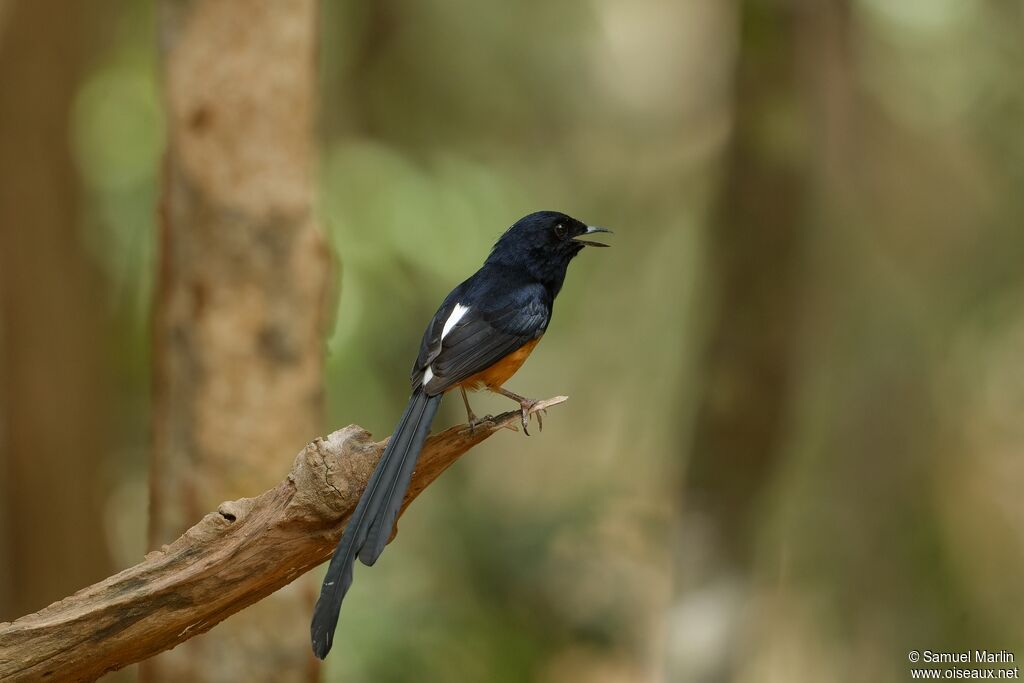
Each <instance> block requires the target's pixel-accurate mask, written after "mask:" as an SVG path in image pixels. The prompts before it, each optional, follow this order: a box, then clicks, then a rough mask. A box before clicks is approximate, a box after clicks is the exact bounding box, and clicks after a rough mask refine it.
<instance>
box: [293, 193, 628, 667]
mask: <svg viewBox="0 0 1024 683" xmlns="http://www.w3.org/2000/svg"><path fill="white" fill-rule="evenodd" d="M600 232H610V231H609V230H606V229H604V228H597V227H594V226H588V225H586V224H584V223H581V222H580V221H578V220H576V219H575V218H570V217H569V216H566V215H565V214H564V213H558V212H557V211H539V212H537V213H531V214H530V215H529V216H526V217H524V218H521V219H520V220H519V221H517V222H516V224H515V225H513V226H512V227H511V228H509V229H508V230H507V231H506V232H505V234H504V235H502V236H501V238H500V239H499V240H498V242H497V243H496V244H495V245H494V248H493V249H492V250H491V253H490V255H489V256H488V257H487V260H486V261H484V265H483V266H482V267H481V268H480V270H478V271H477V272H476V273H474V274H473V276H472V277H470V278H469V279H468V280H466V281H465V282H463V283H462V284H460V285H459V286H458V287H456V288H455V289H453V290H452V291H451V293H450V294H449V295H448V296H447V297H445V300H444V303H442V304H441V307H440V308H439V309H437V313H435V314H434V317H433V318H432V319H431V321H430V324H429V325H427V330H426V332H424V333H423V341H422V342H421V343H420V352H419V355H418V356H417V357H416V362H415V363H414V364H413V366H412V396H411V397H410V398H409V405H407V406H406V408H405V412H404V413H403V414H402V418H401V419H400V420H399V421H398V426H397V427H395V432H394V434H393V435H392V436H391V440H390V441H389V442H388V445H387V447H386V448H385V449H384V454H383V455H382V456H381V459H380V462H379V463H378V464H377V468H376V469H375V470H374V472H373V475H372V476H371V477H370V481H369V482H368V483H367V485H366V490H365V491H363V495H362V497H360V499H359V503H358V505H356V509H355V512H353V513H352V517H351V518H350V519H349V522H348V525H347V526H346V527H345V532H344V533H343V534H342V537H341V541H340V542H339V543H338V547H337V549H336V550H335V551H334V557H332V558H331V563H330V565H329V566H328V567H327V575H326V576H325V577H324V583H323V586H322V587H321V589H320V599H319V600H317V603H316V607H315V608H314V611H313V623H312V625H311V627H310V631H311V635H312V638H313V652H314V654H316V656H317V657H319V658H320V659H323V658H324V657H326V656H327V653H328V652H330V650H331V644H332V642H333V640H334V630H335V628H336V627H337V625H338V613H339V612H340V610H341V601H342V599H344V597H345V593H346V592H348V589H349V586H351V585H352V569H353V565H354V564H355V560H356V558H357V557H358V558H359V560H360V561H361V562H362V563H363V564H365V565H367V566H370V565H372V564H373V563H374V562H376V561H377V558H378V557H380V554H381V553H382V552H383V551H384V546H385V545H387V542H388V538H389V537H390V536H391V530H392V527H394V524H395V519H396V518H397V516H398V512H399V510H400V509H401V506H402V499H403V498H404V497H405V492H406V489H408V488H409V481H410V479H411V478H412V474H413V470H415V468H416V461H417V459H418V458H419V455H420V450H421V449H422V448H423V442H424V441H426V438H427V432H428V431H429V430H430V423H431V422H432V421H433V419H434V415H435V414H436V413H437V408H438V406H439V405H440V404H441V397H442V396H443V395H444V394H445V393H446V392H448V391H451V390H452V389H455V388H456V387H458V389H459V391H461V392H462V399H463V401H464V402H465V404H466V414H467V417H468V419H469V422H470V426H471V427H472V425H473V424H474V422H475V420H476V418H475V416H474V415H473V411H472V410H471V409H470V407H469V400H468V399H467V397H466V389H470V390H478V389H487V390H489V391H493V392H495V393H499V394H501V395H503V396H507V397H509V398H511V399H512V400H514V401H516V402H517V403H519V405H520V409H521V411H522V423H523V431H524V432H526V433H527V435H528V434H529V432H528V431H527V428H528V426H529V415H530V413H529V411H530V409H531V408H532V407H533V406H534V405H536V403H537V402H536V401H534V400H533V399H529V398H526V397H524V396H520V395H519V394H515V393H512V392H511V391H508V390H507V389H505V388H504V384H505V382H506V381H508V379H509V378H510V377H511V376H512V375H513V374H515V372H516V370H518V369H519V367H520V366H521V365H522V364H523V362H524V361H525V360H526V358H527V356H529V355H530V352H532V351H533V349H534V347H536V346H537V342H539V341H540V338H541V337H542V336H543V335H544V332H545V331H546V330H547V328H548V324H549V323H550V322H551V310H552V305H553V304H554V302H555V297H556V296H558V292H559V291H560V290H561V289H562V283H563V282H564V281H565V272H566V269H567V268H568V267H569V261H571V260H572V259H573V257H575V256H576V254H578V253H580V251H581V250H582V249H583V248H584V247H586V246H588V245H589V246H593V247H606V246H608V245H606V244H602V243H600V242H594V241H590V240H586V239H583V237H585V236H587V235H592V234H594V233H600ZM539 419H540V416H539V415H538V421H539Z"/></svg>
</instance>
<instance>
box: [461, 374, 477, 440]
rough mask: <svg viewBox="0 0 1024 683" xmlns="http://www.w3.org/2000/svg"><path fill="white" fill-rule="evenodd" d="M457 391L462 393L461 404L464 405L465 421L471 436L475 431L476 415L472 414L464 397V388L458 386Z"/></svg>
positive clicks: (467, 399) (466, 398) (466, 397)
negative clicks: (467, 423)
mask: <svg viewBox="0 0 1024 683" xmlns="http://www.w3.org/2000/svg"><path fill="white" fill-rule="evenodd" d="M459 391H461V392H462V402H463V403H465V404H466V421H467V422H469V433H470V434H472V433H473V432H474V431H475V430H476V425H477V419H476V415H474V414H473V409H472V408H470V407H469V397H468V396H466V388H465V387H461V386H460V387H459Z"/></svg>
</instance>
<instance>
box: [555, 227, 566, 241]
mask: <svg viewBox="0 0 1024 683" xmlns="http://www.w3.org/2000/svg"><path fill="white" fill-rule="evenodd" d="M567 232H568V229H567V228H566V227H565V223H555V234H556V235H557V236H558V239H560V240H564V239H565V235H566V233H567Z"/></svg>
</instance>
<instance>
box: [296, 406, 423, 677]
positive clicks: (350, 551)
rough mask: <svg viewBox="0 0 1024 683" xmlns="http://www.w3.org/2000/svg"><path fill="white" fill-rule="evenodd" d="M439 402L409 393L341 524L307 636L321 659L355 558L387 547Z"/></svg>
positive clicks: (368, 557)
mask: <svg viewBox="0 0 1024 683" xmlns="http://www.w3.org/2000/svg"><path fill="white" fill-rule="evenodd" d="M440 404H441V397H440V396H427V395H426V394H424V393H423V391H422V389H418V390H417V391H416V392H415V393H414V394H413V395H412V398H410V399H409V405H408V406H406V408H405V413H403V414H402V419H401V420H399V422H398V426H397V427H395V433H394V434H393V435H392V436H391V440H390V441H389V442H388V445H387V447H386V448H385V449H384V454H383V455H382V456H381V459H380V462H379V463H377V469H375V470H374V471H373V476H371V477H370V481H369V482H368V483H367V485H366V490H365V491H364V492H363V495H362V497H360V499H359V503H358V504H357V505H356V509H355V512H353V513H352V517H351V518H350V519H349V522H348V525H347V526H346V527H345V532H344V533H343V534H342V536H341V541H340V542H339V543H338V548H337V550H335V551H334V557H332V558H331V563H330V564H329V565H328V567H327V574H326V576H324V583H323V586H322V587H321V589H320V598H319V599H318V600H317V601H316V607H315V608H314V609H313V623H312V624H311V626H310V634H311V636H312V639H313V654H315V655H316V656H317V657H319V658H320V659H323V658H324V657H326V656H327V653H328V652H330V650H331V645H332V643H333V640H334V630H335V628H337V625H338V614H339V612H340V610H341V601H342V600H344V598H345V593H347V592H348V589H349V587H350V586H351V585H352V565H353V564H354V563H355V559H356V556H359V558H360V559H361V560H362V562H363V563H364V564H367V565H371V564H373V563H374V562H375V561H376V560H377V558H378V557H380V554H381V553H382V552H383V551H384V546H385V545H387V541H388V538H389V537H390V536H391V529H392V528H393V527H394V523H395V518H396V517H397V515H398V511H399V510H400V509H401V506H402V500H403V499H404V498H405V492H406V490H407V489H408V488H409V482H410V480H411V478H412V473H413V470H414V469H415V468H416V461H417V459H418V458H419V454H420V450H421V449H422V448H423V442H424V441H426V438H427V432H428V431H429V430H430V423H431V422H433V420H434V415H435V414H436V413H437V408H438V406H439V405H440Z"/></svg>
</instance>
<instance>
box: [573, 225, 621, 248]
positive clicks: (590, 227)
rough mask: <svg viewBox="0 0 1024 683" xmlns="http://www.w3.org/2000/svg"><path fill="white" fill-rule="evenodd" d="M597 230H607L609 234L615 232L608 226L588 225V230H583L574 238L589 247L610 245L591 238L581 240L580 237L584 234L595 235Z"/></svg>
mask: <svg viewBox="0 0 1024 683" xmlns="http://www.w3.org/2000/svg"><path fill="white" fill-rule="evenodd" d="M595 232H606V233H608V234H609V235H611V234H614V233H612V231H611V230H609V229H608V228H599V227H597V226H595V225H588V226H587V231H586V232H583V233H580V234H579V235H577V236H576V237H573V240H575V241H577V242H579V243H580V244H585V245H587V246H588V247H607V246H609V245H607V244H603V243H601V242H592V241H590V240H581V239H580V237H583V236H584V235H593V234H594V233H595Z"/></svg>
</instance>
